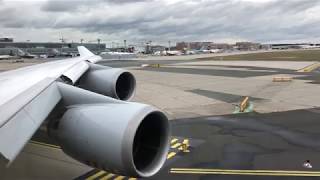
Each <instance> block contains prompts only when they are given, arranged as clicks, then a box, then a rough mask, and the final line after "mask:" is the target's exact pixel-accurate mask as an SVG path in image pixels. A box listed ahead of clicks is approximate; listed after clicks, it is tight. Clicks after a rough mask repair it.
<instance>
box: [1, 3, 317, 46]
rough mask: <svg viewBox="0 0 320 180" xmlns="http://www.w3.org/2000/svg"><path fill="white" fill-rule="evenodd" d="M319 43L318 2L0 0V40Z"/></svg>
mask: <svg viewBox="0 0 320 180" xmlns="http://www.w3.org/2000/svg"><path fill="white" fill-rule="evenodd" d="M1 36H5V37H13V38H15V40H16V41H26V40H31V41H41V42H43V41H59V39H60V38H61V36H63V37H64V38H66V39H67V40H68V41H76V42H79V41H80V39H81V38H83V39H84V40H85V41H86V42H88V41H95V40H96V39H97V38H100V39H102V42H105V43H107V44H108V43H109V44H110V43H111V42H112V41H114V42H116V41H118V42H122V41H123V40H124V39H126V40H127V41H128V43H129V44H130V43H142V42H146V41H149V40H151V41H152V42H155V43H161V44H165V43H167V42H168V40H171V41H172V42H176V41H214V42H229V43H232V42H236V41H258V42H262V43H269V42H320V0H137V1H133V0H0V37H1Z"/></svg>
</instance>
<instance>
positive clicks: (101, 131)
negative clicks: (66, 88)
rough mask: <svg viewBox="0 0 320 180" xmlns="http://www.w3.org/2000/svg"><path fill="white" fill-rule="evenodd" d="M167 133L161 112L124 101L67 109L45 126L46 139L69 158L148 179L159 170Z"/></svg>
mask: <svg viewBox="0 0 320 180" xmlns="http://www.w3.org/2000/svg"><path fill="white" fill-rule="evenodd" d="M124 110H125V111H124ZM169 132H170V130H169V122H168V119H167V117H166V116H165V115H164V114H163V113H162V112H160V111H159V110H157V109H155V108H154V107H152V106H149V105H145V104H140V103H127V102H124V103H110V104H90V105H77V106H70V107H69V108H68V109H67V111H66V112H65V114H64V115H63V117H62V118H61V119H60V121H59V123H58V124H55V126H54V127H49V134H50V136H53V137H54V138H55V139H56V140H57V141H58V142H59V144H60V146H61V147H62V149H63V151H64V152H65V153H66V154H68V155H69V156H71V157H73V158H74V159H76V160H78V161H80V162H83V163H85V164H87V165H90V166H92V167H95V168H99V169H103V170H106V171H108V172H112V173H116V174H121V175H125V176H131V177H150V176H152V175H154V174H155V173H157V172H158V171H159V170H160V168H161V167H162V165H163V164H164V162H165V160H166V156H167V153H168V149H169Z"/></svg>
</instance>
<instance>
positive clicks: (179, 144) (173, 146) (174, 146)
mask: <svg viewBox="0 0 320 180" xmlns="http://www.w3.org/2000/svg"><path fill="white" fill-rule="evenodd" d="M179 146H181V143H176V144H174V145H172V146H171V148H172V149H174V148H177V147H179Z"/></svg>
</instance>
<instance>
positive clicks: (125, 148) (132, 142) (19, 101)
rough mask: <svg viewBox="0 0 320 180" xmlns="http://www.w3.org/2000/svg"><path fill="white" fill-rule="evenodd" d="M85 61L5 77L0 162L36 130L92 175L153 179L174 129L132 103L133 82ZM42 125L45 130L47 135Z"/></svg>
mask: <svg viewBox="0 0 320 180" xmlns="http://www.w3.org/2000/svg"><path fill="white" fill-rule="evenodd" d="M78 50H79V53H80V56H79V57H76V58H70V59H66V60H61V61H51V62H48V63H43V64H38V65H35V66H29V67H25V68H21V69H17V70H13V71H7V72H3V73H0V89H1V93H0V114H1V116H0V162H1V163H3V165H6V166H7V167H9V166H10V164H11V163H12V162H13V161H14V160H15V159H16V157H17V155H18V154H19V153H20V152H21V150H22V149H23V148H24V146H25V145H26V143H27V142H28V141H29V140H30V138H31V137H32V135H33V134H34V133H35V131H37V130H38V129H39V127H40V126H42V127H41V130H42V129H45V130H46V133H48V135H49V137H50V138H53V139H55V141H57V142H58V143H59V146H61V148H62V150H63V151H64V152H65V153H66V154H68V155H69V156H71V157H72V158H74V159H76V160H78V161H80V162H82V163H84V164H87V165H89V166H91V167H94V168H99V169H103V170H105V171H108V172H110V173H115V174H121V175H125V176H131V177H150V176H153V175H154V174H156V173H157V172H158V171H159V170H160V168H161V167H162V166H163V164H164V162H165V160H166V155H167V153H168V149H169V133H170V131H169V122H168V119H167V117H166V116H165V115H164V113H162V112H161V111H160V110H158V109H157V108H155V107H152V106H149V105H145V104H140V103H134V102H127V101H128V100H130V99H132V97H133V96H134V92H135V87H136V81H135V78H134V76H133V75H132V74H131V73H130V72H128V71H126V70H123V69H117V68H110V67H105V66H101V65H97V64H95V63H97V62H98V61H100V60H101V57H100V56H96V55H94V54H93V53H92V52H90V51H89V50H87V49H86V48H85V47H78ZM43 126H45V128H43Z"/></svg>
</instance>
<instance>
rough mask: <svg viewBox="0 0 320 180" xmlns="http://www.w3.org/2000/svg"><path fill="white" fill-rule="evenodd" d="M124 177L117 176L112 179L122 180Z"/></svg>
mask: <svg viewBox="0 0 320 180" xmlns="http://www.w3.org/2000/svg"><path fill="white" fill-rule="evenodd" d="M124 178H125V177H124V176H118V177H116V178H114V180H123V179H124Z"/></svg>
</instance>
